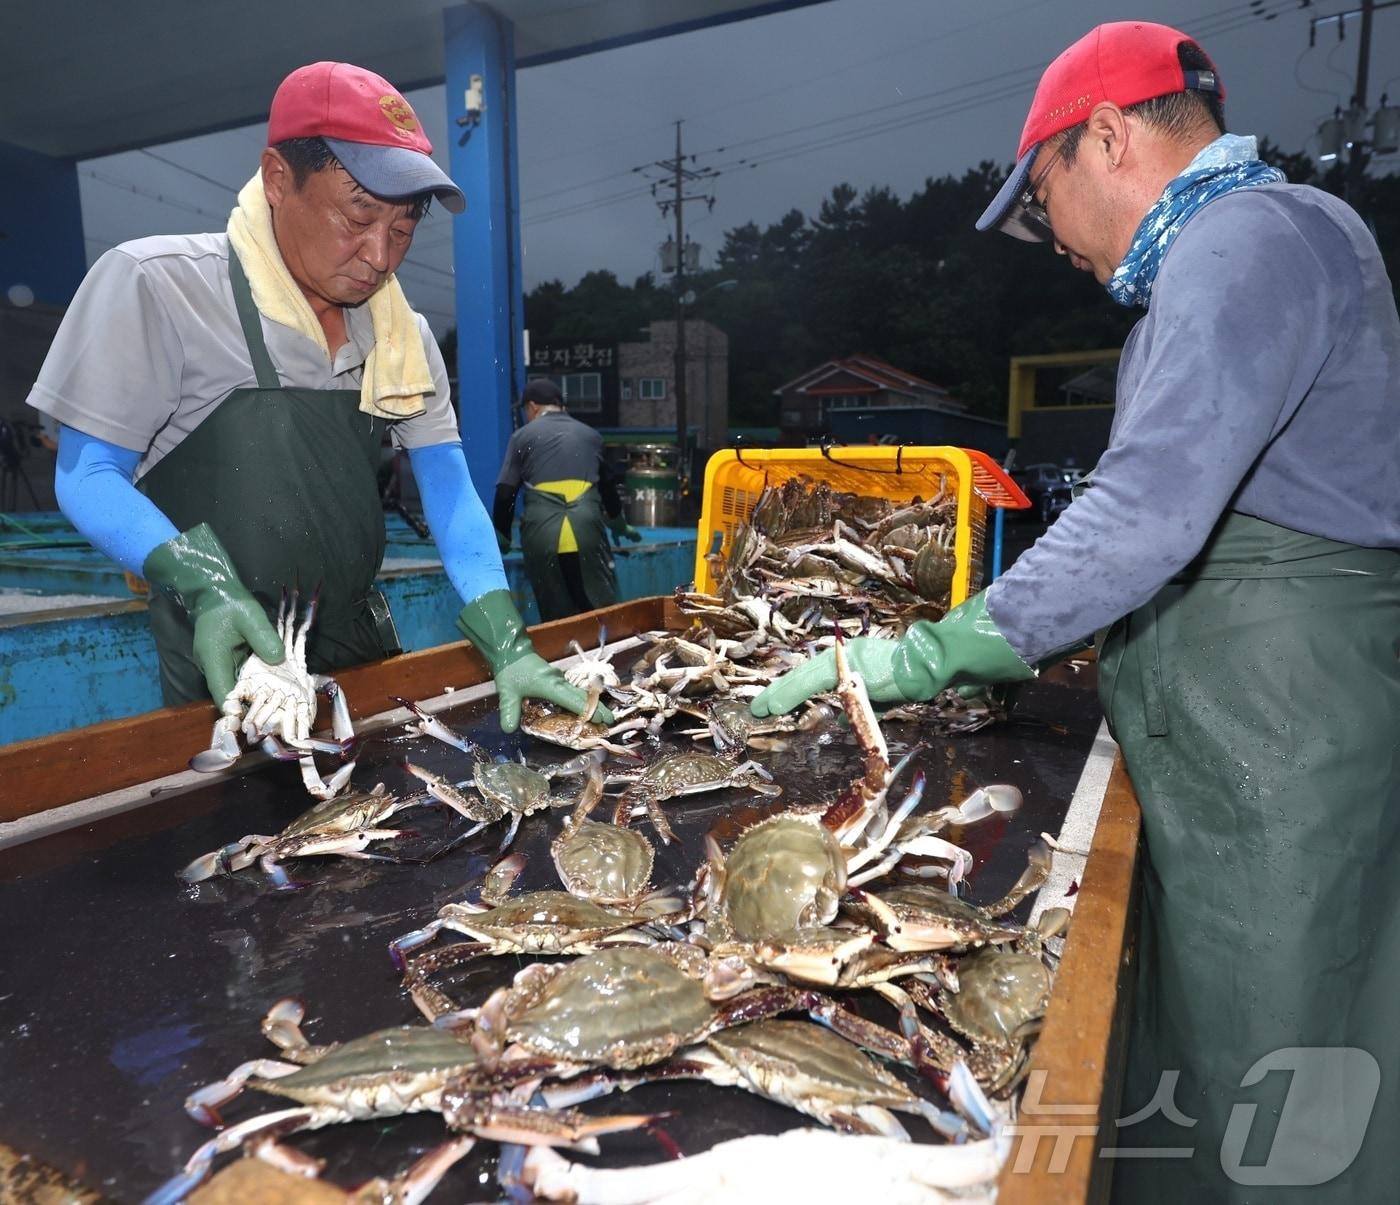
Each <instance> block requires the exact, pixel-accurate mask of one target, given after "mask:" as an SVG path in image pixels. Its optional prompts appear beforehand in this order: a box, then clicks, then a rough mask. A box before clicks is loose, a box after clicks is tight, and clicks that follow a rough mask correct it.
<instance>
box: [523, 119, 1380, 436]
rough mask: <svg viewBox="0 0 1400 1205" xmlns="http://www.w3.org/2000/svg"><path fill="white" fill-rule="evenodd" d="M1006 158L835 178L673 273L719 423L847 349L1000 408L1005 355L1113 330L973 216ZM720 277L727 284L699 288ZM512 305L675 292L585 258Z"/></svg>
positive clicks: (1266, 154) (601, 301) (1115, 313)
mask: <svg viewBox="0 0 1400 1205" xmlns="http://www.w3.org/2000/svg"><path fill="white" fill-rule="evenodd" d="M1261 157H1263V158H1265V159H1266V160H1268V161H1269V162H1272V163H1276V164H1278V165H1279V166H1280V167H1282V168H1283V169H1284V171H1285V172H1286V173H1287V175H1288V178H1289V179H1290V180H1293V181H1295V182H1298V183H1306V184H1314V185H1317V186H1318V187H1321V188H1325V189H1327V190H1328V191H1329V192H1335V193H1341V191H1342V183H1343V180H1342V173H1341V170H1340V169H1339V168H1336V167H1333V169H1332V170H1330V171H1329V172H1327V173H1326V174H1324V175H1319V174H1318V172H1317V171H1316V168H1315V167H1314V165H1313V162H1312V160H1311V159H1309V158H1308V157H1307V156H1306V155H1288V154H1284V153H1282V152H1281V151H1279V149H1278V148H1277V147H1272V146H1270V145H1269V144H1268V143H1267V142H1265V143H1264V144H1263V146H1262V148H1261ZM1007 170H1008V169H1007V168H1006V167H1005V166H1003V165H1000V164H997V163H993V162H991V161H985V162H983V163H980V164H978V165H977V167H975V168H970V169H969V170H968V171H966V172H964V173H963V175H962V176H961V177H953V176H943V177H940V178H939V179H936V180H934V179H929V180H927V181H925V183H924V186H923V187H922V188H921V189H919V190H917V191H916V192H915V193H914V194H913V195H912V196H911V197H910V198H909V199H908V200H907V201H903V200H901V199H900V198H899V197H898V196H897V195H896V194H895V193H893V192H892V191H891V190H889V189H888V188H872V189H868V190H867V191H866V192H865V193H864V194H863V195H862V194H860V193H858V192H857V191H856V189H854V188H853V187H851V186H850V185H849V184H838V185H837V186H836V187H835V188H833V189H832V191H831V194H830V195H829V196H828V197H827V198H826V199H824V200H823V201H822V202H821V204H820V205H819V207H818V209H817V214H816V216H815V217H814V218H807V217H806V216H804V215H803V214H802V213H801V212H800V211H799V210H796V209H794V210H791V211H789V212H788V213H787V214H785V215H784V216H783V217H782V218H780V219H779V220H778V221H776V222H774V223H773V224H772V225H770V226H769V227H767V228H766V229H760V228H759V227H758V226H757V225H756V224H755V223H753V222H748V223H745V224H744V225H742V226H736V227H735V228H734V229H732V230H730V231H729V232H728V234H727V235H726V236H725V241H724V245H723V246H722V247H721V248H720V250H719V253H718V256H717V264H716V267H715V269H714V270H713V271H709V272H705V273H702V274H701V275H700V276H699V277H696V278H689V279H688V281H687V283H688V286H689V287H691V288H693V289H694V290H695V291H696V293H697V294H698V295H699V300H698V302H697V303H696V305H695V307H694V309H693V310H692V311H691V312H690V313H691V316H692V317H696V318H703V319H705V320H707V321H709V322H713V323H714V324H715V325H716V326H718V327H719V328H720V329H721V330H723V331H725V332H726V333H727V334H728V336H729V366H730V416H731V422H732V423H733V425H735V426H776V425H777V411H778V401H777V398H776V397H775V395H774V393H773V390H774V389H776V388H778V387H779V386H780V385H782V384H784V383H785V382H787V381H789V380H791V379H792V378H793V377H795V376H797V375H798V374H799V373H801V372H804V371H805V370H807V369H808V368H812V367H814V366H815V365H816V364H818V363H819V362H820V361H821V360H823V359H826V358H829V357H833V356H846V355H852V354H856V353H864V354H868V355H873V356H878V357H880V358H881V359H884V360H887V361H889V362H890V363H892V364H895V365H897V366H898V367H900V368H902V369H905V370H906V371H908V372H912V373H915V374H917V375H919V376H922V377H926V378H927V379H929V380H931V381H934V382H937V383H938V384H940V385H944V386H946V387H947V388H949V389H951V390H952V391H953V393H954V395H955V396H957V397H959V398H961V399H962V400H964V401H966V402H967V403H968V404H969V405H970V406H971V407H972V408H973V409H974V410H975V411H976V412H978V413H981V414H984V415H987V416H990V417H996V418H1001V417H1003V416H1004V415H1005V413H1006V389H1007V371H1008V360H1009V358H1010V357H1011V356H1014V355H1029V354H1035V353H1041V352H1055V351H1082V350H1087V349H1092V348H1100V347H1115V346H1118V345H1119V344H1121V343H1122V341H1123V339H1124V338H1125V336H1126V335H1127V333H1128V331H1129V329H1130V328H1131V327H1132V325H1133V323H1134V322H1135V321H1136V320H1137V318H1138V317H1139V316H1140V314H1139V312H1137V311H1129V310H1126V309H1124V308H1122V307H1121V306H1117V305H1114V304H1113V303H1112V302H1111V301H1110V300H1109V299H1108V298H1107V296H1106V295H1105V294H1104V291H1103V289H1102V288H1101V287H1100V286H1099V285H1098V284H1097V283H1096V282H1095V281H1094V279H1093V277H1092V276H1090V275H1089V274H1088V273H1083V272H1075V271H1074V270H1073V269H1072V268H1070V266H1069V265H1068V263H1067V262H1066V261H1065V260H1063V259H1061V258H1060V257H1059V256H1057V255H1056V254H1055V253H1054V251H1053V250H1052V249H1051V248H1050V247H1049V246H1048V245H1041V246H1034V245H1028V244H1025V243H1020V242H1017V241H1016V240H1014V239H1009V238H1006V237H1004V236H1000V235H987V234H978V233H977V232H976V230H975V229H974V228H973V224H974V222H975V221H976V219H977V217H978V215H979V214H981V212H982V210H983V209H984V208H985V207H986V205H987V203H988V202H989V201H990V200H991V198H992V196H993V195H995V193H996V190H997V188H998V187H999V186H1000V184H1001V182H1002V180H1004V179H1005V177H1006V172H1007ZM1366 189H1367V192H1366V196H1365V198H1364V201H1363V204H1362V211H1363V212H1364V213H1365V214H1366V215H1367V216H1368V218H1369V219H1370V220H1371V222H1372V224H1373V228H1374V229H1375V231H1376V234H1377V237H1378V240H1379V242H1380V245H1381V249H1382V251H1383V252H1384V253H1385V256H1386V261H1387V265H1388V267H1389V269H1390V276H1391V279H1392V281H1400V176H1396V175H1390V176H1383V177H1378V178H1369V179H1367V181H1366ZM731 278H732V279H737V280H738V281H739V282H740V283H739V287H738V288H736V289H734V290H733V291H731V292H716V293H711V294H710V295H709V296H705V295H704V294H705V290H706V289H707V288H709V287H711V286H712V285H714V284H716V283H717V282H719V281H721V280H725V279H731ZM525 313H526V323H527V325H528V326H529V328H530V330H531V332H532V333H533V334H534V335H535V336H537V337H539V338H568V337H579V338H590V339H617V340H620V341H626V340H630V339H637V338H640V337H641V336H640V335H639V334H638V328H640V327H642V326H644V325H645V324H646V322H647V321H648V320H649V319H651V318H673V317H674V316H675V301H674V296H673V294H672V293H671V290H670V288H669V287H668V286H667V285H666V284H665V283H664V282H663V283H662V284H661V285H658V284H657V283H656V282H655V281H654V280H653V279H652V278H651V276H650V275H648V276H644V277H642V278H641V279H639V280H638V281H637V283H636V284H635V285H634V286H633V287H632V288H630V289H629V288H627V287H626V286H624V285H621V284H619V283H618V281H617V279H616V278H615V277H614V276H613V275H612V274H611V273H609V272H606V271H599V272H591V273H589V274H588V275H587V276H585V277H584V278H583V279H582V280H580V281H579V283H578V284H577V285H576V286H575V287H574V288H573V289H565V288H564V287H563V286H562V285H561V284H560V283H559V282H558V281H550V282H547V283H545V284H542V285H540V286H539V287H538V288H536V289H535V290H534V291H533V292H531V293H530V295H529V296H528V297H527V298H526V301H525Z"/></svg>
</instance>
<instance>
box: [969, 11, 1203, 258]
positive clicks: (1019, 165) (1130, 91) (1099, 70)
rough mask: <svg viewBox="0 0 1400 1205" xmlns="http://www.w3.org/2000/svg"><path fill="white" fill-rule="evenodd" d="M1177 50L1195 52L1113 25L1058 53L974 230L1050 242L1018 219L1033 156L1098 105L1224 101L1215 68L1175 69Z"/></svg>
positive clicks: (1141, 28) (1144, 24) (1169, 35)
mask: <svg viewBox="0 0 1400 1205" xmlns="http://www.w3.org/2000/svg"><path fill="white" fill-rule="evenodd" d="M1183 44H1186V45H1189V46H1192V47H1195V48H1196V49H1197V50H1199V49H1200V47H1199V46H1197V45H1196V42H1195V40H1194V39H1193V38H1191V37H1189V36H1187V35H1186V34H1184V33H1182V32H1181V31H1180V30H1177V29H1172V28H1171V27H1170V26H1167V25H1155V24H1153V23H1152V22H1150V21H1112V22H1109V23H1108V24H1106V25H1100V26H1098V27H1096V28H1095V29H1091V30H1090V31H1089V32H1088V33H1087V34H1085V35H1084V36H1083V37H1082V38H1080V39H1079V41H1077V42H1076V43H1075V44H1074V45H1073V46H1071V47H1070V48H1069V49H1068V50H1066V51H1065V52H1064V53H1063V54H1061V55H1060V56H1059V58H1057V59H1056V60H1055V61H1054V62H1053V63H1051V64H1050V66H1048V67H1047V68H1046V69H1045V74H1044V75H1042V76H1041V77H1040V84H1039V85H1038V86H1037V88H1036V90H1035V99H1033V100H1032V101H1031V108H1030V112H1029V113H1028V114H1027V115H1026V124H1025V127H1024V128H1023V129H1022V130H1021V144H1020V146H1018V147H1017V148H1016V168H1015V170H1014V171H1013V172H1012V173H1011V175H1010V176H1009V177H1008V178H1007V181H1006V183H1005V184H1003V185H1002V187H1001V191H1000V192H998V193H997V195H996V199H995V200H994V201H993V202H992V203H991V204H990V205H989V206H987V210H986V212H985V213H983V215H982V216H981V217H980V218H979V219H978V220H977V229H978V230H989V229H995V230H1001V231H1004V232H1005V233H1006V234H1010V235H1013V236H1014V237H1016V238H1020V239H1025V240H1027V241H1031V242H1043V241H1045V240H1046V239H1047V238H1048V237H1049V232H1048V231H1047V230H1046V229H1045V228H1044V227H1043V226H1041V225H1039V224H1038V223H1036V222H1033V221H1027V220H1026V219H1025V215H1024V213H1023V212H1022V209H1023V206H1022V201H1023V194H1024V193H1025V191H1026V185H1027V182H1028V181H1029V178H1030V170H1031V167H1032V165H1033V164H1034V163H1035V155H1036V151H1037V150H1039V148H1040V145H1041V144H1042V143H1043V142H1044V141H1045V140H1046V139H1047V138H1052V137H1053V136H1054V135H1056V134H1058V133H1060V132H1061V131H1063V130H1067V129H1069V128H1070V127H1071V126H1076V125H1078V124H1079V123H1080V122H1081V121H1084V120H1086V119H1087V118H1088V116H1089V114H1090V113H1091V112H1093V109H1094V106H1095V105H1097V104H1099V103H1100V102H1102V101H1106V100H1107V101H1112V102H1113V103H1114V104H1116V105H1118V106H1119V107H1121V108H1126V107H1127V106H1129V105H1135V104H1138V103H1140V102H1142V101H1145V100H1152V99H1153V98H1155V97H1158V96H1170V95H1172V94H1173V93H1176V92H1187V91H1198V92H1210V93H1213V94H1214V95H1215V96H1216V97H1217V98H1218V99H1220V100H1224V99H1225V87H1224V85H1223V84H1222V83H1221V82H1220V76H1219V74H1218V73H1217V72H1216V71H1215V69H1214V64H1212V65H1211V67H1210V69H1208V70H1201V71H1192V70H1188V69H1185V68H1183V67H1182V65H1181V57H1180V54H1179V50H1180V47H1181V46H1182V45H1183ZM1201 53H1202V54H1203V55H1204V51H1202V52H1201ZM1206 61H1207V62H1209V61H1210V60H1209V59H1207V60H1206Z"/></svg>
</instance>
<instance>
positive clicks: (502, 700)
mask: <svg viewBox="0 0 1400 1205" xmlns="http://www.w3.org/2000/svg"><path fill="white" fill-rule="evenodd" d="M457 627H458V628H459V629H461V631H462V634H463V635H464V636H466V638H467V639H468V640H470V641H471V642H472V643H473V644H474V645H476V647H477V650H478V651H479V652H480V653H481V655H482V656H483V657H485V658H486V663H487V664H488V665H489V666H490V667H491V672H492V674H494V675H495V678H496V696H497V699H498V705H499V708H500V714H501V729H502V730H503V731H505V732H514V731H515V730H516V729H517V728H518V727H520V705H521V703H523V702H524V701H525V700H526V699H544V700H546V701H547V702H550V703H555V704H557V705H558V706H560V707H564V708H567V709H568V710H569V711H572V712H573V713H574V714H575V715H582V714H583V713H584V710H585V709H586V707H587V705H588V695H587V692H585V691H584V690H583V689H582V688H581V687H578V686H572V685H570V684H569V683H568V682H566V681H565V680H564V675H563V674H562V673H560V672H559V670H558V669H557V668H556V667H555V666H553V665H550V664H549V662H547V661H546V660H545V659H544V658H543V657H541V656H540V655H539V654H538V653H537V652H535V646H534V645H532V644H531V643H530V638H529V637H528V636H527V635H525V622H524V620H522V619H521V618H520V612H519V611H517V610H516V609H515V604H514V603H513V602H511V599H510V593H509V592H508V591H506V590H491V591H488V592H487V593H485V594H483V595H482V596H481V597H480V598H478V599H474V600H473V601H472V602H469V603H468V604H467V605H466V606H465V607H463V608H462V611H461V614H459V615H458V616H457ZM593 719H595V720H596V721H598V723H600V724H611V723H612V722H613V716H612V712H610V711H609V710H608V709H607V708H606V707H604V706H602V705H601V704H600V705H599V706H598V708H597V709H596V710H595V711H594V712H593Z"/></svg>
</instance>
